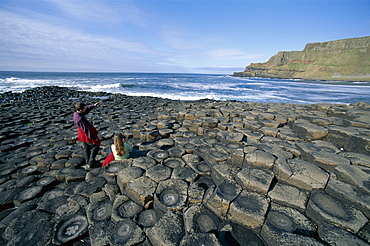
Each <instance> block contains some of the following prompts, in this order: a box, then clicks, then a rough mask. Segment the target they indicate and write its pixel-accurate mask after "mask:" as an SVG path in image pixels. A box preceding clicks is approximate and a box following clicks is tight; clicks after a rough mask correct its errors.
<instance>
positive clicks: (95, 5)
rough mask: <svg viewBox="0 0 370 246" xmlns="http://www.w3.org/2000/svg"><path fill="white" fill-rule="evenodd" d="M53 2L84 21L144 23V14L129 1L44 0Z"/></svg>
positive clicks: (64, 11)
mask: <svg viewBox="0 0 370 246" xmlns="http://www.w3.org/2000/svg"><path fill="white" fill-rule="evenodd" d="M45 1H47V2H48V3H51V4H54V5H55V6H56V7H57V8H58V9H60V10H61V11H62V12H63V13H64V14H65V15H67V16H68V17H72V18H74V19H79V20H83V21H85V22H100V23H101V22H103V23H108V24H109V23H122V22H130V23H134V24H137V25H140V26H142V25H145V21H144V20H145V18H144V14H143V13H142V12H141V11H140V9H139V8H137V7H136V6H135V5H134V4H132V3H131V2H130V1H127V0H126V1H107V0H105V1H102V0H89V1H85V0H77V1H76V0H73V1H71V0H63V1H61V0H45Z"/></svg>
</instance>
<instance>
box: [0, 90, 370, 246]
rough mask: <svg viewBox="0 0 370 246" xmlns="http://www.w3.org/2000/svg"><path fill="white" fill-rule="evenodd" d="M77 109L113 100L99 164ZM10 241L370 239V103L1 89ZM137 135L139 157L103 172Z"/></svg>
mask: <svg viewBox="0 0 370 246" xmlns="http://www.w3.org/2000/svg"><path fill="white" fill-rule="evenodd" d="M77 101H83V102H85V103H86V104H92V103H95V102H96V101H100V102H101V105H100V106H99V107H97V108H95V109H94V110H93V111H92V113H90V114H89V115H88V116H87V117H88V118H89V120H91V121H92V122H93V123H94V125H95V126H96V128H97V129H98V130H99V133H100V137H101V140H102V145H101V147H100V150H99V153H98V156H97V163H96V165H94V166H92V167H91V168H90V170H85V169H83V168H82V166H83V165H84V164H85V160H84V156H83V153H82V151H81V147H80V146H79V144H78V142H77V141H76V140H77V139H76V137H77V131H76V129H75V128H74V126H73V120H72V114H73V110H74V109H73V106H74V104H75V103H76V102H77ZM0 113H1V115H2V116H1V118H0V122H1V123H2V124H3V127H2V129H0V132H1V137H0V234H1V235H2V239H1V240H0V244H4V245H26V244H27V243H28V244H32V245H87V244H90V245H99V246H100V245H108V244H109V245H148V246H150V245H154V246H155V245H190V244H194V245H196V244H199V245H200V244H204V245H246V242H248V243H249V244H251V245H252V244H253V245H326V244H331V245H336V244H340V243H342V244H348V245H351V244H358V245H367V244H369V239H370V233H369V231H370V230H369V228H370V227H369V216H370V212H369V211H370V207H369V204H370V201H369V197H370V155H369V136H370V131H369V129H370V126H369V122H370V121H369V115H370V106H369V105H367V104H365V103H358V104H352V105H338V104H316V105H297V104H274V103H269V104H262V103H249V102H236V101H233V102H228V101H226V102H224V101H213V100H201V101H172V100H168V99H160V98H152V97H128V96H125V95H120V94H109V93H103V92H97V93H93V92H83V91H75V90H69V89H66V88H59V87H41V88H35V89H31V90H27V91H25V92H23V93H3V94H0ZM117 131H124V133H125V134H126V135H127V136H129V137H130V139H129V142H130V143H131V144H132V145H133V147H134V148H133V151H132V152H131V153H130V158H129V159H125V160H121V161H113V162H111V163H110V164H109V165H108V166H106V167H104V168H102V167H100V166H101V164H102V162H103V160H104V159H105V157H106V156H107V155H108V151H109V147H110V145H111V144H112V143H113V140H112V137H113V134H114V133H115V132H117Z"/></svg>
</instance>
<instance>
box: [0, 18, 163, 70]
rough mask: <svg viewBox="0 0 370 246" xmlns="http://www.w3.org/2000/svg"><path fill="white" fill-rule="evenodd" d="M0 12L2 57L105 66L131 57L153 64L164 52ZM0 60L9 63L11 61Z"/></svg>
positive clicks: (160, 58)
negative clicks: (0, 19)
mask: <svg viewBox="0 0 370 246" xmlns="http://www.w3.org/2000/svg"><path fill="white" fill-rule="evenodd" d="M0 15H1V16H2V23H1V25H0V32H1V33H3V34H6V35H1V36H0V57H3V58H2V59H4V57H5V54H6V56H7V57H8V59H15V60H17V59H18V60H20V61H22V62H24V60H22V59H25V58H28V59H33V62H36V61H44V63H53V62H55V63H57V62H58V61H59V62H60V61H64V62H66V63H69V64H71V67H73V63H83V62H85V63H86V64H89V63H91V64H94V63H96V64H103V65H105V66H106V67H108V66H109V65H114V66H117V65H118V64H122V67H124V66H125V65H130V64H133V63H134V62H133V61H135V60H136V61H139V60H143V61H148V62H147V63H152V64H153V63H155V60H157V61H159V62H160V61H163V59H164V55H165V53H162V52H159V51H156V50H154V49H152V48H150V47H149V46H147V45H146V44H145V43H142V42H133V41H130V40H124V39H118V38H112V37H106V36H98V35H92V34H85V33H81V32H78V31H76V30H74V29H70V28H65V27H60V26H55V25H53V24H49V23H45V22H40V21H37V20H33V19H29V18H24V17H21V16H18V15H15V14H9V13H6V12H3V11H0ZM1 54H2V55H1ZM10 54H12V55H10ZM153 57H155V59H153ZM0 59H1V58H0ZM149 60H152V61H151V62H149ZM31 62H32V61H31ZM2 63H3V64H4V63H9V64H10V63H11V61H10V60H7V61H3V62H2ZM153 65H154V66H155V64H153ZM0 69H2V68H1V67H0ZM108 69H109V67H108Z"/></svg>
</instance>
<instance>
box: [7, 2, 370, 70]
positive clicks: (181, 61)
mask: <svg viewBox="0 0 370 246" xmlns="http://www.w3.org/2000/svg"><path fill="white" fill-rule="evenodd" d="M369 13H370V0H325V1H320V0H306V1H304V0H291V1H290V0H1V1H0V19H1V21H0V33H1V34H0V70H3V71H9V70H10V71H71V72H74V71H76V72H77V71H79V72H165V73H166V72H169V73H212V74H232V73H233V72H234V71H243V70H244V68H245V66H247V65H249V64H250V63H252V62H253V63H254V62H266V61H267V60H268V59H269V58H270V57H271V56H273V55H275V54H276V53H277V52H279V51H292V50H302V49H303V48H304V46H305V44H307V43H312V42H325V41H331V40H337V39H343V38H354V37H364V36H369V35H370V14H369Z"/></svg>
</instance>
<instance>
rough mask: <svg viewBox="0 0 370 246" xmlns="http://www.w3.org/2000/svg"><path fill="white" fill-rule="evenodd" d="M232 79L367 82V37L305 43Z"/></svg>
mask: <svg viewBox="0 0 370 246" xmlns="http://www.w3.org/2000/svg"><path fill="white" fill-rule="evenodd" d="M233 76H236V77H263V78H279V79H308V80H346V81H370V36H367V37H360V38H349V39H340V40H335V41H329V42H323V43H308V44H307V45H306V47H305V48H304V49H303V50H302V51H280V52H278V53H277V55H274V56H272V57H271V58H270V59H269V60H268V61H267V62H265V63H251V64H250V65H249V66H247V67H246V68H245V70H244V71H243V72H234V74H233Z"/></svg>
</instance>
